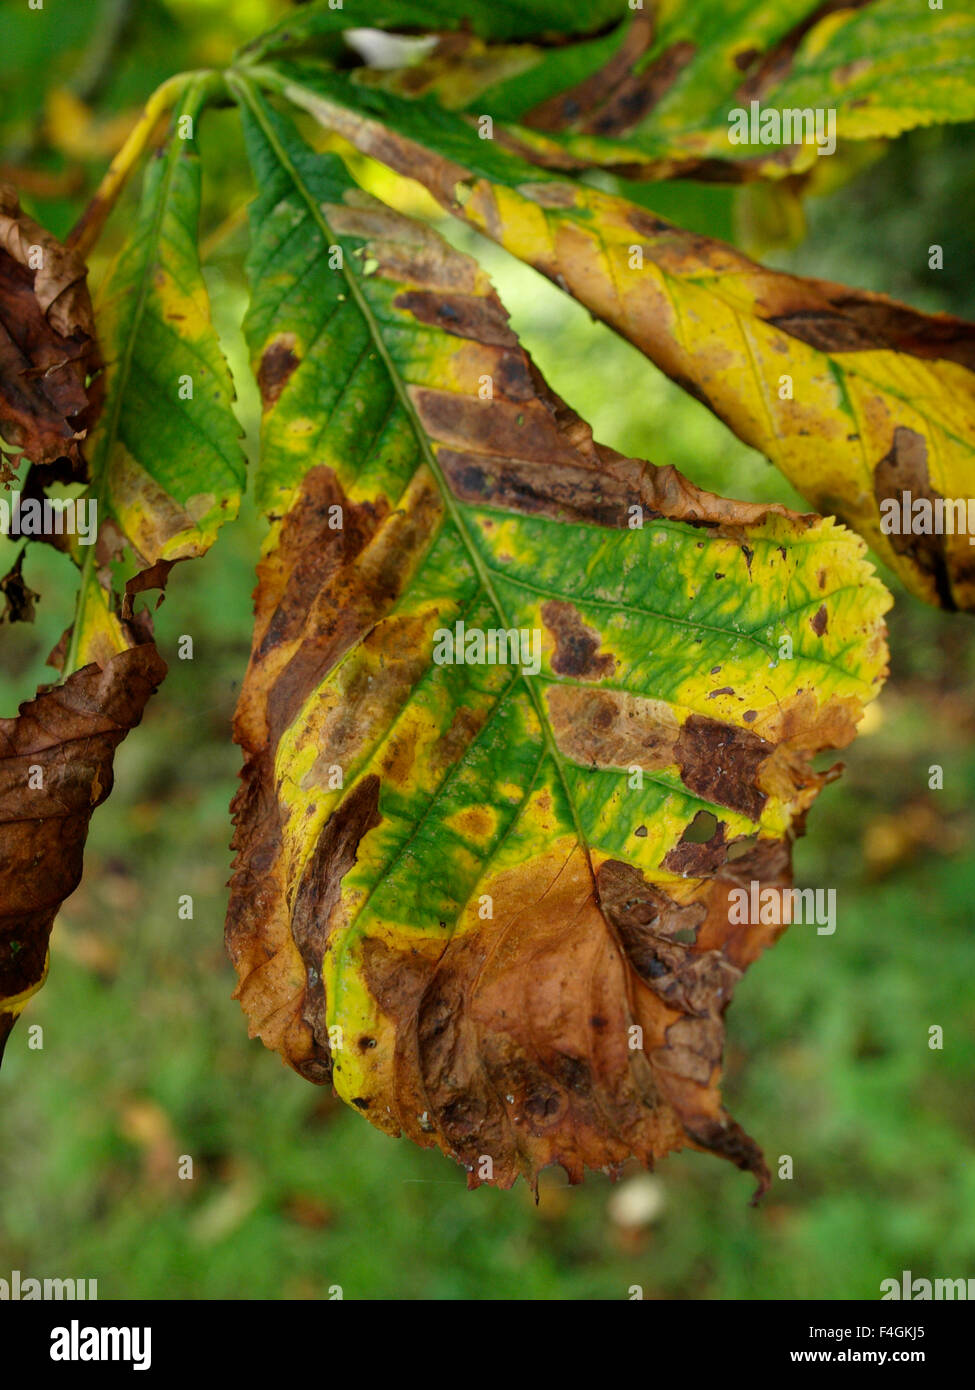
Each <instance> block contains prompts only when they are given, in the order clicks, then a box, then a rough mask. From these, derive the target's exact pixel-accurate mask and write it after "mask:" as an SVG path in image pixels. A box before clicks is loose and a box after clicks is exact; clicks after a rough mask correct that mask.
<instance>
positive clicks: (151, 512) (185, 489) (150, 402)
mask: <svg viewBox="0 0 975 1390" xmlns="http://www.w3.org/2000/svg"><path fill="white" fill-rule="evenodd" d="M211 85H212V83H211V79H209V78H205V77H204V78H194V79H190V80H189V81H188V82H187V86H186V89H185V93H184V96H183V99H182V101H181V102H178V103H177V106H176V110H175V112H174V115H173V121H172V125H171V128H170V132H169V135H168V138H167V142H166V144H165V146H164V147H163V148H162V149H161V150H159V151H157V152H156V154H155V155H154V156H152V157H150V159H149V161H148V164H147V167H146V171H145V177H144V184H143V193H142V201H141V204H140V207H139V212H138V215H137V220H136V223H135V226H134V228H133V231H132V234H131V236H130V237H129V239H128V241H127V242H126V243H125V245H124V246H123V248H122V250H121V252H120V253H119V255H118V257H117V259H116V261H115V263H114V265H113V266H112V268H111V270H110V271H109V273H108V275H107V278H106V280H105V282H104V283H103V284H102V286H101V287H100V290H99V292H98V295H97V297H96V314H97V322H98V328H99V337H100V341H101V345H102V352H103V355H104V357H105V360H106V364H107V365H106V368H105V374H104V392H105V398H104V406H103V408H102V413H101V417H100V419H99V422H98V425H97V427H96V429H95V431H94V434H93V438H92V443H91V446H90V468H91V478H92V483H91V487H90V489H89V494H88V496H89V497H90V498H91V499H93V500H94V501H95V502H96V503H97V507H98V525H99V534H100V543H99V544H98V545H97V546H90V547H87V548H82V547H78V552H77V556H76V558H78V560H79V563H80V564H81V566H82V584H81V591H80V594H79V598H78V608H77V617H76V621H75V628H74V634H73V637H72V642H71V647H70V650H69V655H68V661H67V663H66V667H65V671H66V673H69V672H70V671H71V670H73V669H75V668H76V667H77V666H82V665H84V664H85V663H86V662H88V661H92V660H96V661H99V662H101V663H104V661H105V660H107V659H108V658H109V657H110V656H111V655H112V654H114V653H115V652H119V651H123V650H125V648H126V647H127V646H128V645H130V644H131V643H130V637H129V635H128V634H127V633H126V632H125V630H124V626H123V623H124V619H120V617H119V613H118V611H117V610H118V601H117V599H118V595H117V594H116V593H113V588H114V585H112V584H109V583H108V582H107V578H106V575H107V567H108V565H109V563H110V562H112V561H114V560H116V559H120V558H121V557H122V555H123V554H124V552H125V550H126V549H130V550H131V551H132V553H133V555H134V558H135V561H136V563H137V565H138V567H139V569H140V570H145V569H148V568H150V567H151V566H153V565H155V564H156V563H157V562H158V561H174V560H181V559H188V558H191V557H193V556H197V555H202V554H203V553H204V551H206V550H207V549H209V547H210V545H211V544H212V543H213V541H214V539H215V537H216V534H217V531H218V530H219V528H220V526H221V525H222V524H223V522H225V521H228V520H231V519H232V518H233V517H234V516H236V514H237V508H238V505H239V501H240V496H241V492H242V489H243V485H244V474H245V467H244V456H243V452H242V450H241V447H240V442H239V441H240V435H241V431H240V426H239V425H238V423H237V419H236V416H235V415H234V411H233V404H232V403H233V400H234V387H233V382H232V381H231V377H230V372H229V369H228V367H227V363H226V361H225V359H224V356H223V353H222V351H221V349H220V345H219V343H218V341H217V335H216V333H215V331H214V329H213V326H212V324H211V322H210V308H209V299H208V296H207V291H206V286H205V284H204V281H203V276H202V273H201V270H200V261H199V252H198V249H197V232H198V222H199V212H200V160H199V155H198V153H197V146H196V136H197V123H198V121H199V118H200V115H201V112H202V110H203V107H204V105H205V102H206V99H207V95H208V91H209V89H210V87H211ZM190 131H192V135H190ZM181 132H183V134H185V135H186V136H187V138H183V135H182V134H181Z"/></svg>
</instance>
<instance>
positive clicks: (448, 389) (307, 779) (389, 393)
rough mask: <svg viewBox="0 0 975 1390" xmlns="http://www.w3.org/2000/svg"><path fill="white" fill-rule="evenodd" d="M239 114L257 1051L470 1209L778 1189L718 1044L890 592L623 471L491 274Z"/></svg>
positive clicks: (254, 113)
mask: <svg viewBox="0 0 975 1390" xmlns="http://www.w3.org/2000/svg"><path fill="white" fill-rule="evenodd" d="M237 93H238V97H239V99H240V101H241V104H242V108H243V114H244V124H245V133H246V137H247V142H248V149H249V154H250V158H251V161H252V163H253V166H254V171H255V181H256V184H257V187H258V188H259V189H260V194H259V197H258V200H257V202H256V203H255V206H254V209H253V216H252V230H253V237H254V241H253V249H252V253H251V260H250V274H251V278H252V286H253V294H252V305H251V310H250V313H249V317H248V322H247V325H246V328H247V335H248V339H249V343H250V348H251V353H252V359H253V363H254V367H255V370H256V373H257V376H258V380H259V382H260V385H261V389H262V393H263V399H264V420H263V451H262V452H263V458H262V464H261V472H260V476H259V477H258V480H257V492H258V497H259V499H260V500H261V502H262V504H263V506H264V508H265V510H266V511H267V513H268V515H269V516H270V518H271V522H272V526H271V533H270V536H269V540H268V543H267V546H266V549H265V553H264V557H263V560H262V562H261V565H260V569H259V575H258V586H257V590H256V622H255V633H254V641H253V648H252V654H251V661H250V665H249V668H248V672H247V675H246V679H245V682H244V685H243V688H242V691H241V697H240V701H239V705H238V710H237V714H236V720H235V733H236V737H237V740H238V742H240V743H241V745H242V746H243V749H244V752H245V767H244V771H243V774H242V776H243V782H242V786H241V789H240V791H239V793H238V796H237V798H236V801H235V806H234V812H235V821H236V836H235V842H234V843H235V847H236V849H237V851H238V853H237V859H236V861H235V866H234V875H233V880H232V886H231V901H230V908H229V913H228V921H227V943H228V948H229V951H230V954H231V957H232V959H233V961H234V964H235V966H236V969H237V972H238V975H239V979H240V984H239V989H238V994H239V997H240V1000H241V1003H242V1006H243V1008H244V1009H245V1011H246V1013H247V1015H248V1018H249V1021H250V1028H251V1031H252V1034H257V1035H259V1036H260V1037H261V1038H262V1039H263V1040H264V1042H265V1043H266V1044H267V1045H268V1046H269V1047H272V1048H275V1049H277V1050H278V1051H279V1052H280V1054H281V1055H282V1057H283V1058H284V1059H285V1060H286V1061H287V1062H289V1063H290V1064H291V1065H292V1066H293V1067H295V1068H296V1069H297V1070H298V1071H299V1072H300V1073H301V1074H302V1075H304V1076H305V1077H307V1078H309V1079H310V1080H312V1081H316V1082H320V1083H323V1082H327V1081H329V1080H331V1081H332V1082H333V1083H334V1085H335V1088H336V1090H337V1091H338V1093H339V1094H340V1095H341V1096H342V1097H343V1099H344V1100H345V1101H346V1102H347V1103H349V1104H350V1105H352V1106H354V1107H355V1108H356V1109H358V1110H359V1111H361V1112H362V1113H363V1114H364V1115H365V1116H366V1117H367V1118H368V1119H369V1120H371V1121H372V1123H373V1124H375V1125H377V1126H378V1127H379V1128H381V1129H383V1130H385V1131H386V1132H388V1133H390V1134H394V1135H395V1134H405V1135H408V1136H409V1137H411V1138H412V1139H414V1140H415V1141H416V1142H417V1143H419V1144H422V1145H425V1146H432V1145H438V1146H439V1147H440V1148H441V1149H442V1150H443V1151H444V1152H445V1153H447V1154H450V1155H452V1156H453V1157H455V1158H456V1159H457V1160H458V1161H459V1162H460V1163H462V1164H463V1165H464V1167H465V1168H466V1169H467V1171H468V1175H469V1182H470V1184H471V1185H472V1186H473V1185H477V1184H478V1183H479V1182H481V1181H493V1182H495V1183H497V1184H499V1185H501V1186H509V1185H510V1184H511V1183H512V1182H514V1181H515V1179H516V1178H517V1176H518V1175H519V1174H524V1175H526V1176H527V1177H528V1179H529V1180H531V1181H534V1180H535V1179H536V1177H537V1174H538V1172H539V1170H540V1169H541V1168H543V1167H544V1166H546V1165H548V1164H553V1163H557V1164H561V1165H562V1166H563V1167H564V1168H565V1170H566V1172H567V1173H568V1174H569V1176H570V1178H571V1180H572V1181H577V1180H579V1179H580V1178H581V1176H582V1173H583V1169H584V1168H585V1167H589V1168H603V1169H607V1170H609V1171H615V1170H616V1169H617V1168H618V1167H619V1165H620V1164H622V1163H623V1161H624V1160H625V1159H627V1158H628V1157H629V1156H631V1155H636V1156H637V1157H639V1158H640V1159H641V1160H643V1161H644V1162H646V1163H648V1164H649V1163H651V1162H652V1161H653V1160H654V1159H655V1158H658V1157H660V1156H662V1155H664V1154H666V1153H668V1152H669V1151H671V1150H674V1149H677V1148H680V1147H682V1146H685V1145H690V1146H692V1147H696V1148H700V1149H706V1150H710V1151H713V1152H715V1153H717V1154H720V1155H722V1156H724V1157H726V1158H728V1159H730V1160H731V1161H732V1162H734V1163H735V1164H737V1165H738V1166H739V1167H741V1168H743V1169H747V1170H749V1171H750V1172H752V1173H753V1174H754V1175H755V1176H756V1178H757V1179H758V1181H759V1185H760V1187H761V1186H763V1185H764V1184H765V1183H766V1182H767V1177H768V1175H767V1170H766V1167H765V1164H764V1161H763V1159H762V1156H761V1152H760V1150H759V1148H758V1146H757V1145H756V1144H755V1143H754V1141H753V1140H752V1139H750V1138H749V1137H748V1135H747V1134H745V1132H744V1131H743V1130H742V1129H741V1128H740V1127H739V1126H738V1125H737V1124H736V1123H735V1122H734V1121H733V1120H732V1119H731V1118H730V1117H729V1116H728V1114H727V1113H726V1112H725V1110H724V1108H723V1106H722V1104H721V1099H720V1095H719V1090H718V1082H719V1077H720V1072H721V1060H722V1048H723V1041H724V1025H723V1016H724V1013H725V1010H726V1008H727V1006H728V1003H729V1000H730V998H731V995H732V992H733V990H734V987H735V985H736V983H737V981H738V980H739V979H740V978H741V974H742V972H743V971H744V969H745V968H746V967H747V966H748V965H749V964H750V963H751V962H752V961H753V960H754V959H755V958H756V957H757V956H758V955H759V954H760V952H761V951H762V949H763V948H764V947H765V946H767V945H769V944H771V942H772V941H774V939H775V938H776V936H777V935H778V933H779V932H780V931H781V929H782V927H781V925H780V924H776V923H767V922H766V923H763V922H760V921H758V920H757V919H756V917H753V916H752V915H751V913H750V912H747V913H746V914H744V917H743V920H741V921H740V922H739V921H737V920H736V918H735V914H732V913H729V895H730V894H731V892H732V891H733V890H734V889H736V888H740V887H741V886H748V885H750V884H751V883H753V882H758V883H760V884H761V885H763V886H772V887H776V886H782V885H784V884H786V883H787V881H788V874H789V850H790V844H791V841H792V839H793V837H794V836H795V835H796V834H798V833H799V832H800V830H801V827H802V824H803V821H804V817H805V814H806V812H807V810H808V808H809V806H810V804H811V802H812V801H813V799H814V798H815V796H816V795H817V793H818V791H819V789H820V787H821V786H822V785H823V783H824V782H825V781H826V780H827V779H828V777H829V775H830V774H827V773H819V772H816V771H814V770H813V769H812V767H811V765H810V759H811V757H812V755H813V754H814V753H816V752H818V751H820V750H822V749H829V748H835V747H840V746H842V745H844V744H846V743H848V742H849V741H850V739H852V737H853V736H854V733H855V728H856V723H857V720H858V718H859V717H860V713H861V710H862V707H863V704H864V703H865V702H866V701H868V700H870V699H871V698H873V696H874V695H875V694H876V691H877V689H878V687H879V684H880V682H881V681H882V679H883V676H884V674H885V669H886V667H885V662H886V647H885V642H884V629H883V623H882V620H881V617H882V614H883V612H884V610H885V609H886V607H887V606H888V602H889V599H888V596H887V594H886V592H885V591H884V589H883V588H882V586H881V585H880V584H879V583H878V582H877V580H876V579H875V578H874V576H873V574H872V571H871V570H870V567H869V565H868V564H867V563H866V562H865V560H864V557H863V545H862V542H860V540H859V539H858V538H857V537H855V536H853V535H851V534H850V533H848V532H846V531H844V530H843V528H842V527H839V526H837V525H836V524H834V523H833V522H832V521H830V520H824V519H822V518H819V517H816V516H798V515H796V514H794V513H791V512H788V511H786V510H785V509H784V508H781V507H775V506H771V507H760V506H753V505H748V504H744V503H736V502H731V501H725V500H723V499H720V498H717V497H714V496H713V495H711V494H708V493H704V492H701V491H699V490H698V489H696V488H694V487H693V486H692V485H691V484H690V483H688V482H687V481H686V480H685V479H683V478H682V477H681V476H680V475H679V474H678V473H676V472H675V471H674V470H673V469H671V468H659V469H658V468H655V467H654V466H653V465H652V464H650V463H646V462H643V461H641V460H637V459H631V458H624V457H622V456H621V455H619V454H617V453H615V452H614V451H613V450H610V449H606V448H603V447H601V446H600V445H597V444H596V443H594V441H593V439H592V435H591V432H590V430H589V429H588V427H587V426H586V425H585V423H584V422H583V421H582V420H580V419H579V417H578V416H577V415H575V414H574V413H573V411H572V410H570V409H569V408H568V407H567V406H566V405H565V404H564V403H563V402H562V401H561V400H559V399H558V398H557V397H556V396H555V395H554V394H553V393H552V392H551V391H550V390H549V388H548V387H547V385H546V384H545V382H544V381H543V380H542V378H541V377H540V375H539V373H538V372H537V370H536V369H535V367H534V366H533V364H532V362H531V361H530V359H529V358H528V356H527V355H526V353H525V352H524V351H523V350H522V348H521V347H520V345H519V344H518V341H517V339H516V338H515V336H514V334H513V333H512V331H511V329H510V328H509V326H508V322H507V315H506V314H505V312H504V309H503V308H502V306H501V304H500V303H499V301H498V299H497V297H496V295H495V293H494V291H493V289H492V288H491V285H490V283H489V282H488V280H487V278H486V277H485V275H484V273H483V272H482V271H481V270H480V269H479V267H478V266H477V265H476V263H475V262H474V261H472V260H470V259H469V258H468V257H466V256H463V255H461V254H459V253H458V252H456V251H454V250H452V249H451V248H450V247H449V246H448V245H447V244H446V243H445V242H444V241H443V240H442V239H441V238H440V237H439V236H438V235H437V234H436V233H435V232H433V231H432V230H431V229H429V228H425V227H423V226H420V225H418V224H416V223H413V222H410V221H408V220H407V219H404V218H401V217H400V216H398V215H397V214H395V213H392V212H391V211H389V210H388V209H386V208H384V207H383V206H382V205H380V204H377V203H375V202H374V201H373V200H371V199H369V198H367V197H366V196H365V195H364V194H362V193H361V192H360V191H359V190H358V189H356V188H355V187H354V185H352V184H351V181H350V180H349V179H348V176H347V175H346V174H345V171H344V167H343V166H342V164H341V163H340V161H338V160H337V159H335V158H334V157H333V156H325V157H321V156H318V155H314V154H312V152H311V151H309V150H308V149H307V148H306V147H304V146H303V145H302V143H301V141H300V140H299V139H298V137H297V135H296V133H295V131H294V129H293V127H291V126H289V124H288V123H287V122H285V121H284V120H283V119H282V118H281V117H279V116H277V115H276V114H275V113H274V112H273V110H271V109H270V108H269V107H268V106H267V105H266V104H265V103H264V101H263V100H262V99H261V97H260V96H258V95H257V94H256V93H255V92H253V91H252V90H251V89H249V88H248V87H246V86H244V85H243V84H239V85H238V87H237ZM336 246H340V247H341V248H342V252H343V269H342V270H341V271H340V272H337V270H336V269H335V268H333V267H334V248H335V247H336ZM330 260H331V263H332V264H331V266H330ZM486 385H487V386H489V387H490V389H486ZM325 421H327V422H328V428H327V430H326V429H325V428H324V422H325ZM637 519H642V526H638V525H636V524H635V521H636V520H637ZM459 624H460V625H463V633H464V634H466V635H465V636H462V635H461V629H460V628H459V627H458V625H459ZM492 632H493V633H495V643H496V647H495V656H496V657H497V658H499V659H498V660H496V661H494V662H493V663H492V662H491V661H490V659H489V660H487V661H485V660H484V659H483V658H484V655H485V651H487V650H488V648H487V647H485V648H484V649H482V650H481V652H480V657H481V659H480V660H478V652H477V641H478V637H477V634H480V639H481V640H482V641H483V642H484V643H489V642H490V639H491V633H492ZM498 634H500V637H499V636H498ZM472 635H473V641H474V647H471V646H470V645H469V644H470V641H471V640H472ZM783 635H788V636H789V637H790V639H791V642H792V644H793V655H792V658H791V659H781V652H782V647H781V642H780V639H781V638H782V636H783ZM512 639H514V643H515V645H514V646H509V645H508V643H509V642H511V640H512ZM522 642H524V645H522ZM455 643H456V644H457V645H454V644H455ZM502 646H503V647H504V648H505V651H504V654H502V649H501V648H502ZM451 647H453V650H452V651H451V650H450V648H451ZM465 655H466V656H467V659H466V660H465V659H464V657H465ZM702 825H709V826H710V827H711V830H710V835H709V836H708V835H702V834H701V833H700V832H701V827H702ZM702 841H703V842H702ZM814 940H815V938H811V940H810V945H812V942H813V941H814Z"/></svg>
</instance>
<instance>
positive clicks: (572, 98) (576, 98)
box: [522, 12, 654, 133]
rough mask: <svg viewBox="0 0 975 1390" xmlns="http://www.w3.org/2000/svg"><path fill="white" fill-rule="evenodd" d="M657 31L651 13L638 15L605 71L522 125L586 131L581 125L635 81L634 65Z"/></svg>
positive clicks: (548, 102)
mask: <svg viewBox="0 0 975 1390" xmlns="http://www.w3.org/2000/svg"><path fill="white" fill-rule="evenodd" d="M653 30H654V24H653V19H652V17H651V16H650V15H649V14H646V13H642V12H641V13H638V14H636V15H634V17H633V20H632V23H631V24H630V25H629V27H628V28H627V30H626V32H625V34H624V36H623V42H622V43H621V44H620V46H619V48H618V49H617V50H616V52H615V53H614V54H613V55H612V57H610V58H609V60H608V61H607V62H606V63H604V64H603V66H602V67H601V68H599V69H598V70H597V71H596V72H594V73H591V74H590V75H589V77H587V78H585V79H584V80H583V81H582V82H579V83H577V84H576V85H575V86H574V87H570V88H569V89H568V91H565V92H559V93H558V94H557V95H556V96H553V97H547V98H546V99H545V101H541V102H539V103H538V105H537V106H533V107H532V108H531V110H530V111H527V112H526V113H525V115H524V116H523V117H522V123H523V124H524V125H526V126H530V127H531V128H532V129H533V130H544V131H547V132H550V133H555V132H557V131H561V130H567V129H569V128H572V127H575V128H577V129H586V128H587V127H586V126H585V125H584V124H580V122H581V121H583V120H584V118H586V117H589V116H591V115H592V113H593V112H595V111H598V110H599V109H600V108H601V107H603V106H604V105H606V104H607V103H608V102H609V101H610V100H611V98H612V97H613V95H614V93H616V92H617V91H618V90H619V89H620V87H621V84H623V83H624V82H625V81H632V80H633V65H634V63H636V62H637V60H638V59H639V58H641V57H642V56H643V55H644V53H646V51H647V50H648V48H649V47H650V45H651V43H652V42H653Z"/></svg>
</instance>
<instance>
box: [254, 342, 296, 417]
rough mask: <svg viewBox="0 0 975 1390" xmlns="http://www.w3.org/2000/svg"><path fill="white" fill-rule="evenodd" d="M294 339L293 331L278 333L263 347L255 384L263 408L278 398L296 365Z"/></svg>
mask: <svg viewBox="0 0 975 1390" xmlns="http://www.w3.org/2000/svg"><path fill="white" fill-rule="evenodd" d="M296 341H297V340H296V338H295V335H294V334H293V333H279V334H278V336H277V337H276V338H274V339H273V340H272V341H271V342H270V343H268V345H267V347H266V348H265V349H264V353H263V356H262V357H261V363H260V366H259V367H258V369H257V384H258V386H259V387H260V391H261V400H262V401H263V403H264V409H265V410H267V408H268V407H269V406H272V405H273V404H274V402H275V401H276V400H277V399H278V397H279V396H280V395H281V392H282V391H283V390H284V388H285V386H287V384H288V379H289V377H290V376H291V374H292V372H293V371H294V370H295V369H296V367H297V366H298V358H297V357H296V356H295V353H294V346H295V342H296Z"/></svg>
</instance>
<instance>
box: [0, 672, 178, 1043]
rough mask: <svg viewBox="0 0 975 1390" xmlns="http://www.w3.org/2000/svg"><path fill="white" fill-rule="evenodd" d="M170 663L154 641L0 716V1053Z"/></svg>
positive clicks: (43, 970) (37, 980) (43, 964)
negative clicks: (94, 820)
mask: <svg viewBox="0 0 975 1390" xmlns="http://www.w3.org/2000/svg"><path fill="white" fill-rule="evenodd" d="M165 673H166V666H165V663H164V662H163V660H162V658H161V657H160V656H159V654H158V652H157V651H156V649H155V647H153V646H151V645H143V646H138V647H135V648H133V649H132V650H131V651H127V652H123V653H121V654H120V655H119V656H116V657H114V658H113V659H112V660H111V661H109V662H108V664H107V665H106V666H105V668H104V670H101V669H99V667H97V666H86V667H85V668H84V669H83V670H81V671H76V672H75V673H74V675H72V676H71V677H69V679H68V680H67V681H66V682H65V683H64V684H63V685H60V686H56V687H54V688H53V689H49V690H46V691H42V692H41V693H40V694H38V695H37V696H35V698H34V699H33V700H29V701H27V702H26V703H25V704H23V705H22V706H21V708H20V713H19V714H18V715H17V717H16V718H14V719H2V720H0V1056H2V1053H3V1048H4V1045H5V1044H6V1041H7V1038H8V1036H9V1034H10V1030H11V1029H12V1028H13V1025H14V1023H15V1021H16V1019H17V1017H18V1015H19V1014H20V1012H21V1010H22V1009H23V1007H24V1005H25V1004H26V1002H27V1000H28V999H29V998H30V997H31V995H32V994H34V993H36V991H37V990H38V989H40V987H41V985H42V984H43V983H44V978H45V976H46V974H47V961H48V939H49V937H50V934H51V926H52V924H53V922H54V918H55V915H56V914H57V912H58V910H59V908H60V906H61V904H62V903H63V902H64V900H65V898H67V897H68V895H69V894H70V893H73V892H74V890H75V888H77V886H78V883H79V881H80V879H81V861H82V854H83V852H84V846H85V839H86V838H87V835H88V822H89V820H90V818H91V813H92V811H93V810H94V809H95V807H96V806H98V805H99V804H100V803H101V802H102V801H104V800H105V798H106V797H107V796H108V794H109V792H110V791H111V789H112V758H113V756H114V753H115V749H116V748H117V747H118V745H119V744H120V743H121V741H122V739H123V738H124V737H125V735H126V734H127V733H128V732H129V730H130V729H133V728H134V727H135V726H136V724H138V723H139V720H140V719H141V718H142V711H143V709H144V708H145V704H146V701H147V700H148V698H149V696H150V695H151V694H152V692H153V691H154V690H155V689H156V687H157V686H158V685H159V683H160V682H161V680H162V678H163V676H164V675H165Z"/></svg>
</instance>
